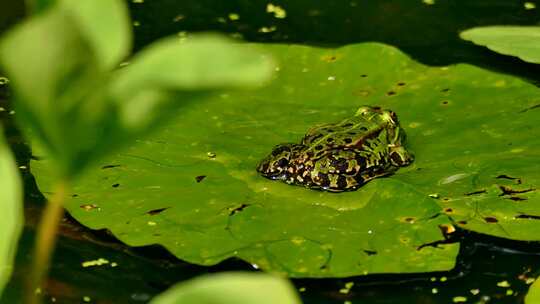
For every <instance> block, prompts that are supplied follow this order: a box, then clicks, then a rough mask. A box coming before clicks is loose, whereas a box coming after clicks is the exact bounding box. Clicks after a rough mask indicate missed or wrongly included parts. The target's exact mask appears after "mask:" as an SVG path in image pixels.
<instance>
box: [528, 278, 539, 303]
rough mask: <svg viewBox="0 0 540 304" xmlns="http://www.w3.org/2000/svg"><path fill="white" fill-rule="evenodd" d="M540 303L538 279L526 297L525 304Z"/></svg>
mask: <svg viewBox="0 0 540 304" xmlns="http://www.w3.org/2000/svg"><path fill="white" fill-rule="evenodd" d="M537 303H540V280H538V279H536V281H534V283H533V284H532V285H531V286H530V287H529V292H528V293H527V295H526V296H525V304H537Z"/></svg>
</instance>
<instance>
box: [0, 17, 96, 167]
mask: <svg viewBox="0 0 540 304" xmlns="http://www.w3.org/2000/svg"><path fill="white" fill-rule="evenodd" d="M0 62H1V64H2V66H3V67H4V69H5V71H6V73H7V74H8V76H9V78H10V79H11V80H12V82H11V84H12V88H13V91H14V92H15V98H16V102H15V107H16V110H17V113H18V115H17V119H19V122H20V123H21V124H22V127H23V130H24V131H27V130H29V129H30V130H31V131H33V135H34V136H33V138H34V139H35V140H36V142H38V143H39V144H41V145H42V146H44V147H45V149H46V150H47V151H49V153H50V154H51V155H53V157H54V158H55V161H56V163H57V166H58V169H59V171H60V172H61V174H63V175H70V174H71V172H72V171H73V167H75V164H76V163H77V162H78V161H79V160H78V159H77V158H80V154H81V153H82V151H85V150H88V149H92V148H93V147H92V146H93V145H92V143H91V142H84V141H85V140H88V139H87V138H86V137H87V134H77V133H78V131H80V130H81V129H85V128H86V129H88V130H87V132H88V131H93V130H91V129H90V128H94V127H98V129H99V126H95V124H98V123H100V122H101V120H102V116H103V115H104V114H106V113H107V111H106V110H107V105H106V104H104V102H103V101H104V99H103V98H99V97H97V96H95V95H99V94H103V93H102V91H103V88H102V87H101V86H102V84H101V83H100V80H101V78H104V77H105V76H106V75H104V74H103V73H102V72H100V71H99V69H98V64H97V62H96V60H95V57H94V55H93V53H92V51H91V48H90V46H89V45H88V43H87V42H86V40H85V39H84V38H83V37H82V36H81V34H80V32H79V31H78V30H77V23H76V22H75V20H74V18H73V16H72V15H70V14H68V13H67V12H66V11H64V10H62V9H60V8H56V9H49V10H47V11H46V12H44V13H42V14H39V15H37V16H36V17H34V18H31V19H30V20H29V21H27V22H25V23H22V24H21V25H19V26H16V27H15V28H14V29H13V30H12V31H10V32H9V33H8V34H6V35H5V36H4V37H3V39H2V41H1V43H0ZM90 95H94V96H95V97H94V98H92V99H93V100H91V101H90V100H89V99H90V98H89V97H88V96H90ZM85 101H86V104H85V103H84V102H85ZM89 102H92V104H89ZM97 131H99V130H97Z"/></svg>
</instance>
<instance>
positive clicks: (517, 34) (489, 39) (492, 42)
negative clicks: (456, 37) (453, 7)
mask: <svg viewBox="0 0 540 304" xmlns="http://www.w3.org/2000/svg"><path fill="white" fill-rule="evenodd" d="M460 36H461V38H462V39H465V40H469V41H472V42H473V43H475V44H478V45H481V46H485V47H487V48H489V49H490V50H492V51H495V52H497V53H501V54H504V55H510V56H516V57H519V58H521V59H522V60H524V61H527V62H532V63H540V26H507V25H501V26H484V27H476V28H472V29H469V30H466V31H464V32H462V33H461V34H460Z"/></svg>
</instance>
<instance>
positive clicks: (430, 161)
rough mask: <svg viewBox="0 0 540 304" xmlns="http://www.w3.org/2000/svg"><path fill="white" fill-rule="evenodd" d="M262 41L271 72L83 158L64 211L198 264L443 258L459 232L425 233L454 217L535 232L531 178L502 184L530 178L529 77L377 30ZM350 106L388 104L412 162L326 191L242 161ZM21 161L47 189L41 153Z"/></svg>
mask: <svg viewBox="0 0 540 304" xmlns="http://www.w3.org/2000/svg"><path fill="white" fill-rule="evenodd" d="M257 47H261V46H260V45H259V46H257ZM262 47H263V48H264V49H266V50H267V51H268V52H269V53H271V54H273V55H274V57H275V58H276V59H277V60H278V62H279V67H278V68H277V69H276V72H275V75H274V78H275V79H274V81H273V82H272V84H271V85H270V86H268V87H265V88H262V89H259V90H254V91H249V92H224V93H223V94H221V95H219V97H216V98H210V99H207V100H205V101H204V102H201V103H197V104H196V105H195V104H188V105H186V107H185V108H184V111H183V112H182V113H181V115H179V116H178V117H177V118H176V119H175V120H174V121H172V122H171V123H170V124H168V125H167V126H166V127H165V128H163V129H162V131H160V132H158V133H155V134H154V135H153V136H152V137H151V138H145V139H140V140H139V141H138V142H137V143H136V144H134V145H133V146H132V147H130V148H129V149H127V150H125V151H124V152H123V153H120V154H117V155H115V156H113V157H111V158H110V159H108V160H107V161H106V162H103V163H102V164H100V166H96V167H95V168H94V169H92V170H90V171H89V173H88V174H87V175H85V176H84V177H83V178H82V179H81V180H80V181H78V182H77V183H76V185H75V187H74V189H73V197H72V199H71V200H70V201H69V202H68V204H67V205H66V208H67V209H68V211H69V212H70V213H71V214H72V215H73V216H74V217H75V218H76V219H77V220H79V221H80V222H81V223H83V224H84V225H87V226H88V227H91V228H93V229H103V228H106V229H109V230H110V231H112V233H114V235H116V236H117V237H118V238H119V239H120V240H122V241H123V242H126V243H127V244H129V245H132V246H143V245H149V244H161V245H163V246H165V247H166V248H167V249H168V250H170V251H171V252H172V253H173V254H174V255H176V256H177V257H178V258H180V259H183V260H186V261H188V262H192V263H197V264H203V265H212V264H216V263H218V262H220V261H222V260H224V259H227V258H230V257H237V258H241V259H244V260H246V261H248V262H250V263H252V264H254V265H256V267H260V268H262V269H265V270H269V271H278V272H283V273H286V274H288V275H289V276H291V277H345V276H352V275H362V274H371V273H405V272H428V271H441V270H448V269H451V268H452V267H453V266H454V263H455V257H456V255H457V252H458V249H459V245H458V244H438V242H437V241H440V240H443V239H444V236H443V233H442V232H441V230H445V231H447V232H451V231H452V225H454V226H455V225H461V226H462V227H464V228H465V229H471V230H475V231H479V232H483V233H489V234H492V235H497V236H503V237H508V238H514V239H523V240H538V239H540V238H539V235H540V234H539V233H538V229H540V221H538V220H536V218H538V217H540V205H539V203H540V202H539V199H538V195H537V192H536V191H535V190H530V191H527V192H523V193H514V194H508V195H506V194H503V193H502V192H501V191H502V190H501V189H506V188H501V187H503V186H504V187H508V188H510V189H515V190H516V191H523V190H527V189H529V188H531V189H535V188H537V187H536V186H535V185H537V184H538V178H539V177H538V174H537V172H538V171H539V169H540V165H539V164H538V162H537V160H538V157H539V156H540V155H539V154H540V153H539V152H540V138H538V136H536V134H539V132H540V130H539V126H538V124H537V123H536V122H537V121H538V120H539V116H540V109H539V104H540V91H539V90H538V89H537V88H536V87H535V86H534V85H532V84H529V83H527V82H524V81H522V80H520V79H518V78H515V77H511V76H507V75H502V74H498V73H494V72H490V71H487V70H483V69H480V68H477V67H474V66H471V65H466V64H460V65H456V66H451V67H428V66H425V65H422V64H419V63H417V62H415V61H414V60H411V59H410V58H408V57H407V56H405V55H404V54H403V53H401V52H400V51H399V50H397V49H395V48H393V47H390V46H386V45H382V44H377V43H365V44H357V45H349V46H346V47H342V48H338V49H324V48H314V47H306V46H298V45H288V46H287V45H266V46H262ZM361 105H379V106H382V107H384V108H390V109H392V110H394V111H395V112H396V113H397V114H398V116H399V118H400V121H401V125H402V126H403V127H404V128H405V130H406V131H407V135H408V148H409V149H410V150H412V151H413V152H414V154H415V162H414V163H413V164H412V165H410V166H408V167H405V168H401V169H400V170H398V171H397V173H396V174H394V175H392V176H391V177H387V178H378V179H375V180H373V181H370V182H369V183H368V184H367V185H365V186H363V187H362V188H360V189H359V190H357V191H353V192H347V193H339V194H335V193H327V192H320V191H314V190H310V189H306V188H302V187H297V186H290V185H286V184H284V183H281V182H275V181H271V180H268V179H265V178H263V177H261V176H259V175H258V174H257V172H256V171H255V167H256V165H257V163H258V162H259V160H260V159H262V158H263V157H264V156H265V155H266V154H267V153H269V151H270V150H271V148H272V147H273V146H274V145H276V144H278V143H283V142H295V141H299V140H300V139H301V137H302V136H303V134H304V133H305V132H306V130H307V129H308V128H310V127H312V126H314V125H316V124H320V123H329V122H335V121H339V120H341V119H343V118H345V117H348V116H351V115H353V114H354V112H355V111H356V109H357V108H358V107H359V106H361ZM32 166H33V172H34V174H35V176H36V178H37V181H38V184H39V187H40V188H41V190H42V191H43V192H44V193H47V192H48V191H50V189H51V187H50V186H51V175H52V172H54V171H53V170H52V168H51V167H50V163H49V162H48V161H47V160H42V161H34V162H33V163H32ZM501 194H503V195H501ZM513 197H519V198H520V199H523V200H519V199H512V198H513ZM518 214H526V215H527V216H529V217H527V218H525V217H519V216H517V215H518ZM491 218H493V219H495V220H496V222H495V221H494V220H493V219H491ZM436 244H438V245H436Z"/></svg>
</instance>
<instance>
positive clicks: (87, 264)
mask: <svg viewBox="0 0 540 304" xmlns="http://www.w3.org/2000/svg"><path fill="white" fill-rule="evenodd" d="M107 264H109V261H108V260H107V259H104V258H99V259H97V260H92V261H85V262H82V263H81V266H82V267H84V268H87V267H95V266H102V265H107Z"/></svg>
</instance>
